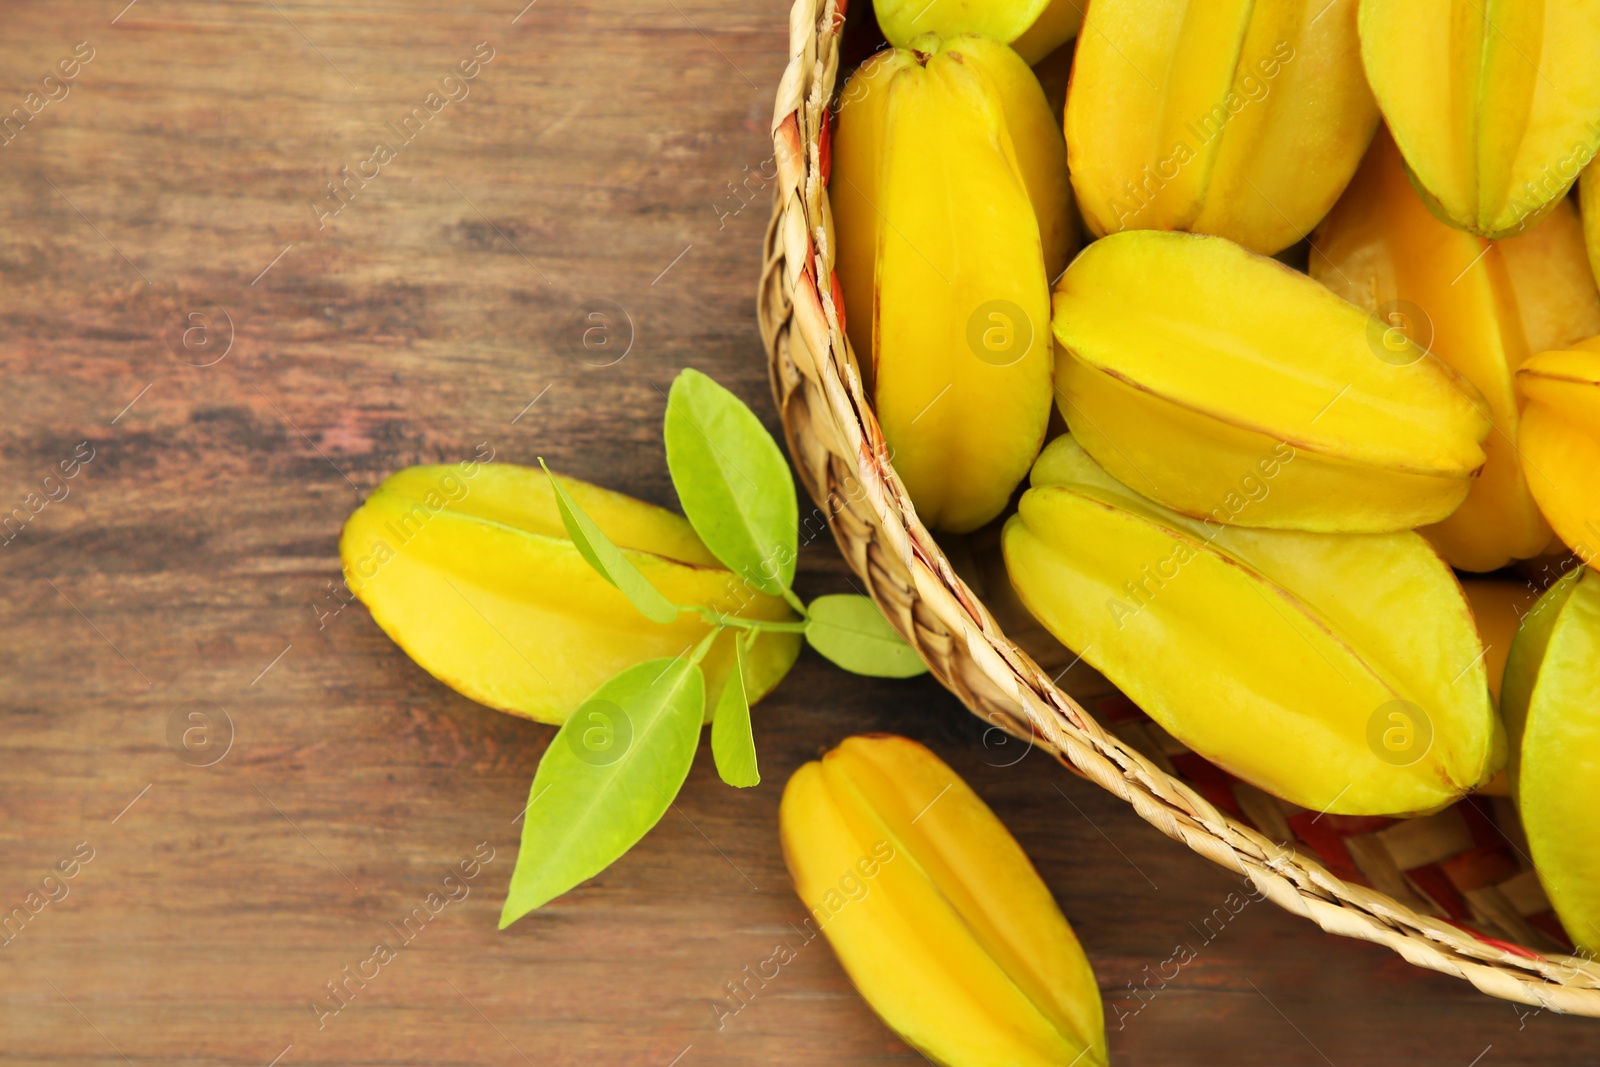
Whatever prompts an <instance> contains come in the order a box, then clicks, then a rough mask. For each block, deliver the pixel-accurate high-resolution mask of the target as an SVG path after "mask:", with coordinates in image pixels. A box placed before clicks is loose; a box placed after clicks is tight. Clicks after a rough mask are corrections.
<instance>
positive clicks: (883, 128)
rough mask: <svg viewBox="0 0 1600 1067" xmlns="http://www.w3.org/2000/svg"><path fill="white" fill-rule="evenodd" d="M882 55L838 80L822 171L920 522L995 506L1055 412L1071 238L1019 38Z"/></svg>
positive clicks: (1047, 131) (877, 399) (948, 523)
mask: <svg viewBox="0 0 1600 1067" xmlns="http://www.w3.org/2000/svg"><path fill="white" fill-rule="evenodd" d="M913 44H914V47H913V48H911V49H893V50H890V51H887V52H882V53H879V54H878V55H877V56H875V57H874V58H873V59H871V60H869V61H868V62H867V63H866V64H864V65H863V66H862V67H861V69H859V70H858V71H857V72H856V73H855V74H854V75H853V76H852V77H851V79H850V82H849V83H848V84H847V85H846V86H845V89H844V92H843V94H842V101H843V102H842V104H841V106H840V110H839V127H838V133H837V136H836V138H835V141H834V157H833V174H832V178H831V182H830V185H829V190H830V196H831V200H832V204H833V218H834V223H835V226H834V230H835V232H836V233H837V234H838V240H839V249H838V259H837V264H838V267H837V269H838V274H839V282H840V286H841V289H842V290H843V293H844V302H845V326H846V330H847V332H848V334H849V337H850V341H851V346H852V347H853V348H854V350H855V352H856V355H857V357H858V358H860V359H862V360H863V361H864V362H865V364H866V365H865V367H864V373H865V375H866V377H867V379H868V380H869V381H870V382H871V387H872V390H873V400H874V406H875V408H876V410H877V414H878V421H879V423H880V424H881V426H882V427H883V433H884V437H885V439H886V440H887V442H888V444H889V447H890V448H891V449H892V451H893V459H894V465H895V469H896V470H897V471H898V472H899V474H900V477H901V479H902V481H903V482H904V483H905V486H906V489H907V491H908V492H909V493H910V494H911V498H912V500H913V502H914V503H915V504H916V507H917V513H918V515H919V516H920V517H921V518H922V520H923V521H924V522H926V523H927V524H928V525H930V526H932V527H935V528H938V529H944V530H950V531H954V532H961V531H965V530H971V529H975V528H977V527H979V526H981V525H983V524H984V523H985V522H988V521H989V520H990V519H992V518H994V517H995V516H996V515H998V514H999V513H1000V511H1001V509H1002V508H1004V506H1005V504H1006V501H1007V499H1008V498H1009V496H1010V494H1011V490H1012V489H1013V488H1014V487H1015V486H1016V484H1017V483H1018V482H1019V481H1021V480H1022V478H1023V477H1024V476H1025V475H1026V474H1027V471H1028V465H1029V464H1030V463H1031V462H1032V461H1033V457H1034V456H1035V455H1036V454H1037V453H1038V451H1039V446H1040V445H1041V444H1043V442H1044V431H1045V424H1046V422H1047V421H1048V419H1049V415H1050V366H1051V359H1052V352H1051V341H1050V331H1049V299H1050V294H1049V278H1050V277H1052V276H1053V275H1052V274H1050V273H1049V271H1050V270H1051V268H1052V267H1053V268H1054V269H1056V270H1059V269H1061V267H1064V266H1065V264H1066V260H1067V256H1068V255H1069V254H1070V250H1071V248H1072V246H1073V243H1074V242H1075V240H1076V235H1075V233H1074V226H1073V222H1072V211H1071V202H1070V194H1069V192H1068V187H1067V178H1066V151H1065V147H1064V146H1063V144H1062V142H1061V138H1060V136H1059V135H1058V134H1057V132H1056V129H1055V124H1054V120H1053V119H1052V118H1051V115H1050V108H1049V105H1048V104H1047V103H1046V102H1045V99H1044V91H1043V90H1042V89H1040V88H1039V83H1038V81H1037V80H1035V79H1034V77H1033V74H1032V73H1031V72H1030V71H1029V70H1028V68H1027V66H1026V65H1025V64H1024V63H1023V62H1022V60H1021V59H1020V58H1018V56H1017V55H1016V53H1015V52H1013V51H1011V49H1009V48H1007V47H1006V46H1004V45H1001V44H997V43H995V42H993V41H987V40H984V39H983V38H981V37H971V36H964V37H956V38H951V39H949V40H944V41H941V40H939V39H938V38H937V37H934V36H932V35H927V36H924V37H921V38H918V39H917V40H916V41H915V42H913Z"/></svg>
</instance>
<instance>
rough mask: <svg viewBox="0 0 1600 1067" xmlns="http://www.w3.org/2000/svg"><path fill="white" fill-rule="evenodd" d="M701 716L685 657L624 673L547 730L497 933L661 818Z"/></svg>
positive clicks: (603, 864) (605, 862)
mask: <svg viewBox="0 0 1600 1067" xmlns="http://www.w3.org/2000/svg"><path fill="white" fill-rule="evenodd" d="M704 714H705V679H704V677H703V676H702V675H701V673H700V667H699V665H698V664H697V663H695V662H694V660H693V658H692V657H685V656H679V657H678V658H677V659H653V660H647V661H645V662H644V663H640V664H637V665H635V666H633V667H629V668H628V669H627V670H625V671H623V672H622V673H621V674H618V675H617V676H616V677H614V678H612V679H611V680H610V681H609V682H606V683H605V684H604V685H602V686H601V687H600V688H599V689H596V690H595V691H594V693H593V694H592V695H591V696H590V697H589V699H588V700H586V701H584V702H583V704H582V705H580V706H579V708H578V710H577V711H575V712H573V713H572V716H571V717H570V718H569V719H567V721H566V722H565V723H564V724H563V725H562V727H561V729H560V730H558V731H557V732H556V736H555V737H554V738H553V739H552V740H551V742H550V747H549V748H548V749H546V750H545V754H544V758H543V759H541V760H540V761H539V770H538V773H536V774H535V775H534V776H533V786H532V788H531V789H530V790H529V791H528V798H529V799H528V807H527V809H526V812H527V814H526V816H525V820H524V822H523V825H522V847H521V849H520V850H519V851H518V853H517V866H516V869H515V870H513V871H512V872H511V887H510V889H508V890H507V891H506V902H505V906H504V907H503V908H502V909H501V912H500V928H501V929H502V930H503V929H505V928H506V927H507V926H510V925H511V924H512V923H514V922H516V921H517V920H518V919H520V918H522V916H524V915H526V914H527V913H528V912H530V911H532V910H533V909H535V908H537V907H540V906H541V905H543V904H544V903H546V902H547V901H549V900H551V899H553V898H554V897H558V896H560V895H561V894H562V893H565V892H566V891H567V890H569V889H571V888H572V887H573V886H575V885H577V884H578V883H579V882H582V881H583V880H584V879H586V878H593V877H594V876H595V875H597V874H599V873H600V872H601V871H603V870H605V869H606V868H607V867H609V866H610V865H611V864H612V863H613V862H614V861H615V860H616V859H618V858H619V857H620V856H621V855H622V854H623V853H624V852H627V851H628V849H630V848H632V847H633V846H634V845H635V844H636V843H637V842H638V841H639V839H640V838H641V837H643V836H644V835H645V834H646V833H648V832H649V830H650V828H651V827H652V826H654V825H655V824H656V823H657V822H659V821H660V819H661V816H662V815H664V814H666V811H667V807H668V806H669V805H670V804H671V803H672V798H673V797H675V796H677V794H678V790H679V789H680V788H682V786H683V781H684V779H685V778H687V777H688V776H689V765H690V764H691V763H692V762H694V753H695V749H696V748H697V747H698V746H699V743H700V720H701V718H702V716H703V715H704Z"/></svg>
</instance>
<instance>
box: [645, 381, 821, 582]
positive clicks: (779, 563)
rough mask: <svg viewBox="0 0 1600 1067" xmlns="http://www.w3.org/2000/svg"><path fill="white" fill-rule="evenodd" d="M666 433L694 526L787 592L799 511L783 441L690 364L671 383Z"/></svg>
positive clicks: (724, 554) (737, 562) (722, 552)
mask: <svg viewBox="0 0 1600 1067" xmlns="http://www.w3.org/2000/svg"><path fill="white" fill-rule="evenodd" d="M663 433H664V436H665V437H666V442H667V467H668V468H669V469H670V470H671V472H672V484H673V485H674V486H676V487H677V490H678V499H679V501H681V502H682V504H683V513H684V515H685V516H686V517H687V518H688V520H689V524H690V525H691V526H693V527H694V532H695V533H697V534H699V535H700V540H702V541H704V542H705V543H706V547H707V548H709V549H710V550H711V552H712V554H713V555H714V556H716V557H717V558H718V559H720V560H721V561H722V562H723V563H725V564H727V566H728V567H729V569H731V570H732V571H734V572H735V573H737V574H740V575H742V576H744V578H745V580H746V581H748V582H749V583H750V584H751V585H753V586H755V587H756V588H757V589H760V590H761V591H762V592H764V593H767V594H769V595H771V596H783V595H784V594H785V593H786V592H787V591H788V589H789V586H790V584H791V583H792V582H793V581H794V566H795V557H796V555H797V553H798V551H799V548H798V541H799V527H800V510H799V505H798V503H797V502H796V501H795V494H794V481H793V479H792V477H791V476H790V474H789V464H788V463H787V462H785V461H784V458H783V453H782V452H781V451H779V450H778V443H777V442H776V441H774V440H773V439H772V435H771V434H769V433H767V430H766V427H764V426H762V425H761V420H760V419H758V418H756V416H755V413H754V412H752V411H751V410H750V409H749V408H748V407H746V406H745V405H744V402H743V401H741V400H740V399H739V398H738V397H736V396H734V395H733V394H732V393H730V392H728V390H726V389H724V388H723V387H722V386H720V385H718V384H717V383H716V382H714V381H712V380H711V379H710V378H708V377H706V376H705V375H704V374H701V373H700V372H699V371H697V370H692V369H690V370H685V371H683V372H682V373H681V374H679V375H678V377H677V378H676V379H675V380H674V381H673V383H672V392H671V394H670V395H669V396H668V397H667V417H666V423H665V427H664V431H663Z"/></svg>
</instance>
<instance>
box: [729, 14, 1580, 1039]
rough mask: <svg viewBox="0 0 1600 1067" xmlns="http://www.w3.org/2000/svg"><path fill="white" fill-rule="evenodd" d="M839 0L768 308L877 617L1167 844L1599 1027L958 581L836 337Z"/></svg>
mask: <svg viewBox="0 0 1600 1067" xmlns="http://www.w3.org/2000/svg"><path fill="white" fill-rule="evenodd" d="M845 2H847V0H795V4H794V7H793V8H792V10H791V12H790V18H789V63H788V66H787V68H786V69H785V70H784V73H783V78H782V80H781V81H780V83H779V85H778V92H777V100H776V106H775V108H774V112H773V122H772V141H773V151H774V159H775V161H776V163H777V168H778V180H777V188H776V204H775V209H774V212H773V216H772V222H771V224H770V225H769V227H768V230H767V238H766V246H765V263H764V264H763V267H762V275H761V290H760V294H759V297H758V309H757V310H758V315H759V317H760V322H761V335H762V340H763V342H764V343H765V344H766V347H767V353H768V357H769V369H770V372H771V380H772V388H773V395H774V398H775V399H776V401H777V404H778V410H779V413H780V415H781V416H782V419H783V426H784V432H785V436H786V437H787V439H788V443H789V452H790V455H791V456H792V457H793V458H794V462H795V465H796V467H797V468H798V470H799V473H800V477H801V480H802V481H804V483H805V485H806V488H807V490H808V491H809V492H810V494H811V496H812V498H813V499H814V500H815V501H816V502H817V506H818V509H819V511H820V512H823V513H825V514H826V517H827V520H828V523H829V525H830V527H831V528H832V530H833V534H834V538H835V539H836V540H837V542H838V544H839V548H840V550H841V551H842V552H843V553H844V557H845V559H846V560H847V561H848V562H849V564H850V566H851V568H852V569H853V570H854V571H855V572H856V574H857V575H859V576H860V577H861V579H862V580H863V581H864V582H866V584H867V587H868V588H869V590H870V591H871V594H872V597H873V599H874V600H876V601H877V603H878V605H879V606H880V607H881V608H882V609H883V612H884V614H885V615H886V616H887V617H888V618H889V620H890V621H891V622H893V623H894V625H895V626H896V627H897V628H898V629H899V630H900V632H901V633H902V634H904V635H905V637H906V639H907V640H908V641H909V642H910V643H911V644H912V645H913V647H915V648H916V649H917V650H918V652H919V653H920V654H921V656H922V658H923V659H924V660H925V661H926V662H927V664H928V667H929V669H930V670H931V671H932V672H933V674H934V676H935V677H937V678H938V679H939V681H940V682H942V683H943V684H944V685H945V687H946V688H948V689H949V690H950V691H951V692H953V693H955V694H956V696H958V697H959V698H960V699H961V700H962V702H963V703H965V704H966V705H967V707H968V708H970V709H971V710H972V712H973V714H975V715H977V716H978V717H979V718H981V719H983V720H984V721H986V722H989V723H991V724H993V725H996V726H999V727H1000V728H1002V729H1004V730H1006V731H1007V732H1008V733H1011V734H1012V735H1014V736H1017V737H1019V738H1023V739H1028V740H1031V741H1033V742H1035V743H1038V744H1039V745H1041V746H1042V747H1044V748H1046V749H1047V750H1048V751H1050V752H1051V753H1053V754H1054V755H1055V757H1056V758H1057V759H1058V760H1060V761H1061V763H1063V764H1064V765H1066V766H1067V767H1068V768H1069V769H1071V770H1073V771H1076V772H1078V773H1080V774H1082V775H1084V776H1085V777H1087V778H1089V779H1091V780H1093V781H1094V782H1096V783H1098V784H1099V785H1100V786H1101V787H1102V788H1104V789H1106V790H1108V791H1109V792H1111V793H1114V794H1116V795H1117V796H1119V797H1121V798H1122V799H1123V800H1125V801H1127V802H1128V803H1129V804H1131V805H1132V806H1133V809H1134V810H1135V811H1136V812H1138V813H1139V815H1140V817H1141V818H1143V819H1144V820H1145V821H1147V822H1149V823H1151V824H1152V825H1153V826H1155V827H1156V828H1157V829H1159V830H1160V831H1161V832H1162V833H1164V834H1166V835H1167V836H1168V837H1171V838H1174V839H1176V840H1178V841H1181V842H1183V843H1184V844H1185V845H1188V846H1189V847H1190V848H1192V849H1193V850H1194V851H1196V852H1198V853H1200V854H1201V855H1202V856H1205V857H1206V858H1208V859H1210V860H1212V861H1213V862H1215V863H1218V864H1220V865H1221V866H1223V867H1225V868H1227V869H1229V870H1231V871H1235V872H1237V873H1239V874H1241V875H1243V876H1245V877H1247V878H1249V879H1250V880H1251V881H1252V882H1253V883H1254V884H1255V885H1256V887H1257V888H1258V889H1260V891H1261V892H1262V893H1263V894H1265V895H1266V896H1267V897H1269V898H1270V899H1271V900H1273V901H1274V902H1275V903H1277V904H1278V905H1279V906H1280V907H1282V908H1285V909H1286V910H1288V911H1291V912H1294V913H1295V914H1296V915H1302V916H1304V917H1306V918H1308V919H1310V920H1311V921H1312V922H1315V923H1316V924H1317V925H1318V926H1320V927H1322V928H1323V929H1324V930H1327V931H1329V932H1330V933H1335V934H1339V935H1342V936H1344V937H1357V938H1361V939H1363V940H1366V941H1373V942H1376V943H1378V944H1380V945H1387V946H1388V947H1389V948H1391V949H1393V950H1394V951H1395V952H1398V953H1399V954H1400V955H1401V956H1403V957H1405V959H1406V960H1407V961H1409V962H1411V963H1413V964H1415V965H1417V966H1419V967H1427V968H1429V969H1431V970H1435V971H1440V972H1443V973H1445V974H1450V975H1455V976H1456V977H1458V978H1464V979H1466V980H1467V981H1469V982H1471V983H1472V984H1473V985H1475V986H1477V987H1478V988H1479V989H1480V990H1482V991H1483V992H1485V993H1488V994H1489V995H1491V996H1495V997H1499V998H1501V999H1504V1000H1510V1001H1516V1002H1519V1003H1523V1004H1529V1005H1535V1006H1538V1007H1540V1008H1548V1009H1550V1010H1552V1011H1558V1012H1570V1013H1574V1014H1580V1015H1592V1016H1597V1017H1600V966H1597V965H1595V964H1593V963H1590V962H1588V961H1586V960H1582V959H1578V958H1576V957H1571V956H1561V955H1546V954H1541V953H1536V952H1533V951H1531V950H1528V949H1523V948H1520V947H1518V946H1512V945H1506V944H1505V943H1504V942H1491V941H1486V940H1483V939H1480V938H1478V937H1475V936H1473V935H1472V934H1470V933H1469V932H1467V931H1465V930H1462V929H1460V928H1458V927H1456V926H1453V925H1450V924H1449V923H1445V922H1441V921H1439V920H1437V919H1434V918H1432V917H1430V916H1427V915H1422V914H1419V913H1417V912H1416V911H1414V910H1412V909H1411V908H1409V907H1406V906H1405V905H1403V904H1400V903H1398V902H1397V901H1395V900H1394V899H1392V898H1391V897H1389V896H1387V895H1385V894H1383V893H1380V892H1377V891H1374V890H1372V889H1368V888H1365V887H1363V886H1360V885H1353V884H1349V883H1346V882H1345V881H1343V880H1341V879H1339V878H1336V877H1334V876H1333V875H1331V874H1330V873H1328V871H1327V870H1326V869H1325V868H1323V867H1322V866H1321V865H1320V864H1318V863H1316V862H1315V861H1313V860H1311V859H1309V858H1307V857H1306V856H1305V855H1303V854H1302V853H1299V852H1295V851H1293V850H1290V849H1287V848H1284V847H1282V846H1279V845H1276V844H1274V843H1273V842H1272V841H1270V840H1269V839H1268V838H1266V837H1264V836H1263V835H1262V834H1260V833H1258V832H1257V831H1256V830H1255V829H1253V828H1251V827H1250V826H1247V825H1245V824H1244V823H1241V822H1239V821H1236V820H1234V819H1232V818H1230V817H1228V816H1227V815H1225V814H1223V813H1222V812H1219V811H1218V810H1217V809H1216V808H1215V807H1213V806H1212V805H1211V804H1210V803H1209V802H1208V801H1206V800H1205V799H1204V798H1203V797H1202V796H1200V795H1199V794H1198V793H1196V792H1195V790H1193V789H1191V788H1190V787H1189V786H1188V785H1187V784H1185V783H1184V782H1183V781H1181V780H1179V779H1177V778H1174V777H1172V776H1171V775H1169V774H1167V773H1166V772H1164V771H1163V770H1161V769H1160V768H1158V767H1156V766H1155V765H1154V764H1152V763H1151V762H1150V761H1149V760H1148V759H1146V758H1145V757H1144V756H1143V755H1141V754H1140V753H1138V752H1136V751H1134V750H1133V749H1132V748H1130V747H1129V746H1127V745H1126V744H1124V743H1123V742H1122V741H1121V740H1119V739H1118V738H1117V737H1116V736H1115V735H1114V734H1111V733H1110V732H1108V731H1107V730H1105V729H1103V728H1102V727H1101V726H1100V724H1099V723H1097V722H1095V720H1094V719H1093V718H1092V717H1091V716H1090V715H1089V714H1088V712H1086V711H1085V710H1084V709H1083V708H1082V707H1081V706H1080V705H1079V704H1078V703H1077V702H1076V701H1074V700H1073V699H1072V698H1071V697H1070V696H1068V695H1067V694H1066V693H1064V692H1062V691H1061V690H1060V689H1058V688H1057V687H1056V686H1055V684H1054V683H1053V682H1052V681H1051V679H1050V677H1049V676H1048V675H1046V674H1045V673H1044V672H1043V671H1042V670H1040V668H1039V667H1038V666H1037V665H1036V664H1035V663H1034V661H1033V660H1032V659H1031V658H1030V657H1029V656H1028V655H1027V654H1026V653H1024V652H1023V651H1022V650H1020V649H1019V648H1017V647H1016V646H1015V645H1014V644H1012V643H1011V642H1010V641H1009V640H1008V639H1007V638H1006V636H1005V634H1004V633H1002V632H1001V630H1000V627H999V625H998V624H997V623H996V622H995V620H994V618H993V617H992V616H991V615H990V613H989V611H988V610H987V609H986V608H985V607H984V605H983V604H982V602H981V601H979V599H978V598H977V597H976V596H975V595H974V594H973V593H972V591H971V590H970V589H968V588H967V586H966V584H965V583H964V582H962V580H961V579H960V578H958V577H957V576H956V573H955V571H954V569H953V568H952V566H951V564H950V562H949V560H948V559H946V558H945V555H944V553H943V552H942V551H941V550H940V548H939V546H938V544H937V543H936V542H935V541H934V539H933V537H932V536H931V535H930V534H929V533H928V531H927V529H925V528H924V527H923V525H922V522H921V520H920V519H918V517H917V513H916V510H915V509H914V508H913V507H912V504H911V500H910V498H909V497H907V495H906V491H905V487H904V486H903V485H901V483H900V479H899V477H898V476H897V475H896V474H895V472H894V468H893V467H892V466H891V464H890V462H889V458H888V456H889V453H888V449H887V447H886V445H885V443H884V440H883V435H882V432H881V431H880V429H879V427H878V421H877V418H876V416H875V415H874V414H873V411H872V408H871V406H870V404H869V402H868V399H867V396H866V394H865V391H864V389H863V386H862V382H861V376H860V373H859V370H858V365H857V363H856V359H855V354H854V353H853V352H852V351H851V349H850V346H849V342H848V341H847V340H846V338H845V336H844V334H843V331H842V330H841V328H840V319H839V307H840V304H841V302H842V301H841V299H840V296H839V291H838V288H837V281H836V279H835V278H834V275H833V269H832V265H833V258H834V241H833V218H832V215H831V213H830V210H829V207H828V194H827V189H826V171H825V167H826V157H827V155H828V153H829V151H830V145H829V143H828V142H829V140H830V138H829V137H828V136H827V133H828V131H827V129H826V127H827V125H828V123H829V122H831V116H828V115H827V107H828V103H829V101H830V100H831V98H832V94H833V89H834V85H835V81H836V78H837V75H838V67H839V43H840V35H841V33H842V31H843V28H844V3H845ZM819 279H821V281H820V282H819Z"/></svg>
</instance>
